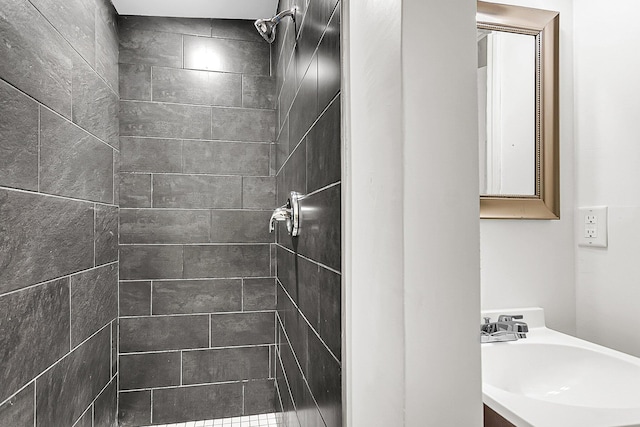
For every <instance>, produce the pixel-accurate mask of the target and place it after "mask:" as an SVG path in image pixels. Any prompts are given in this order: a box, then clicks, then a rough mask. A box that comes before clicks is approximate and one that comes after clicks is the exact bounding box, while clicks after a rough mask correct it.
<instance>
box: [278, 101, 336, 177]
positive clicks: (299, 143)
mask: <svg viewBox="0 0 640 427" xmlns="http://www.w3.org/2000/svg"><path fill="white" fill-rule="evenodd" d="M340 94H341V92H338V93H337V95H336V96H334V97H333V99H332V100H331V101H329V103H328V104H327V106H326V107H325V109H324V110H322V112H321V113H320V114H319V115H318V117H316V118H315V119H314V121H313V123H311V125H310V126H309V129H307V130H306V131H305V133H304V135H302V137H301V138H300V141H297V142H296V145H295V147H293V150H291V152H290V153H289V154H288V155H287V158H286V159H284V161H283V162H282V166H280V169H278V170H277V171H276V176H278V175H280V172H281V171H282V170H283V168H284V166H285V165H286V164H287V162H288V161H289V159H290V158H291V156H292V155H293V153H294V152H295V151H296V149H297V148H298V147H299V146H300V145H301V144H302V141H304V139H305V138H306V137H307V135H308V134H309V132H311V131H312V130H313V128H314V127H315V126H316V124H317V123H318V122H319V121H320V119H322V117H323V116H324V114H325V113H326V112H327V110H328V109H329V108H331V106H333V103H334V102H337V99H338V98H339V97H340ZM296 96H297V94H296ZM293 99H294V100H295V97H294V98H293ZM291 107H293V103H291ZM289 110H291V109H289ZM287 114H289V112H287ZM285 121H286V120H285ZM289 136H291V135H289ZM290 143H291V141H289V144H290ZM276 145H277V140H276Z"/></svg>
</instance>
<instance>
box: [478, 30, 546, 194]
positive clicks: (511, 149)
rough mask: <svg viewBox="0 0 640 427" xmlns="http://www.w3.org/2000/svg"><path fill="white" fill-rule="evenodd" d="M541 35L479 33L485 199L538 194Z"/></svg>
mask: <svg viewBox="0 0 640 427" xmlns="http://www.w3.org/2000/svg"><path fill="white" fill-rule="evenodd" d="M535 49H536V43H535V37H534V36H532V35H528V34H516V33H510V32H504V31H493V30H486V29H479V30H478V113H479V114H478V119H479V122H478V127H479V133H478V135H479V150H480V153H479V154H480V156H479V157H480V194H481V195H519V196H535V195H536V169H537V168H536V139H535V135H536V117H535V105H536V99H535V96H536V94H535V82H536V76H535V69H536V64H535V58H536V50H535Z"/></svg>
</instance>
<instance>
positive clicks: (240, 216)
mask: <svg viewBox="0 0 640 427" xmlns="http://www.w3.org/2000/svg"><path fill="white" fill-rule="evenodd" d="M270 218H271V211H250V210H213V211H211V234H210V241H211V242H212V243H269V242H272V241H273V234H271V233H269V219H270Z"/></svg>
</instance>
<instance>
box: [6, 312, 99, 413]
mask: <svg viewBox="0 0 640 427" xmlns="http://www.w3.org/2000/svg"><path fill="white" fill-rule="evenodd" d="M110 324H111V322H109V323H107V324H106V325H104V326H103V327H101V328H100V329H99V330H97V331H96V332H94V333H93V334H91V336H89V337H88V338H86V339H85V340H84V341H82V342H81V343H80V344H78V345H77V346H75V347H73V348H72V349H71V351H69V352H67V353H65V354H64V356H62V357H61V358H60V359H58V360H56V361H55V362H53V363H52V364H51V365H50V366H49V367H47V368H46V369H45V370H43V371H42V372H40V373H39V374H38V375H37V376H36V377H35V378H32V379H31V381H29V382H28V383H26V384H25V385H23V386H22V387H20V388H19V389H18V390H17V391H16V392H15V393H13V394H12V395H11V396H9V397H8V398H7V399H5V400H3V401H0V406H2V405H4V404H5V403H7V402H8V401H9V400H11V398H13V397H14V396H15V395H17V394H18V393H20V392H21V391H22V390H24V389H25V388H27V387H28V386H29V384H31V383H32V382H35V381H37V380H38V379H39V378H40V377H42V376H43V375H44V374H46V373H47V372H49V371H50V370H51V369H52V368H53V367H54V366H56V365H57V364H58V363H60V362H61V361H62V360H64V359H65V358H66V357H67V356H69V355H70V354H71V353H73V352H74V351H76V350H77V349H78V348H79V347H81V346H82V345H84V344H85V343H86V342H87V341H89V340H90V339H91V338H93V337H94V336H96V335H98V334H99V333H100V332H102V331H103V330H104V328H106V327H107V326H109V325H110ZM34 384H35V383H34Z"/></svg>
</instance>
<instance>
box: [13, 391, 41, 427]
mask: <svg viewBox="0 0 640 427" xmlns="http://www.w3.org/2000/svg"><path fill="white" fill-rule="evenodd" d="M27 385H29V384H27ZM37 386H38V384H37V383H36V380H33V427H37V417H38V414H37V411H36V408H37V407H38V405H36V403H37V396H38V394H37V392H36V387H37ZM16 394H17V393H16Z"/></svg>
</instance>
